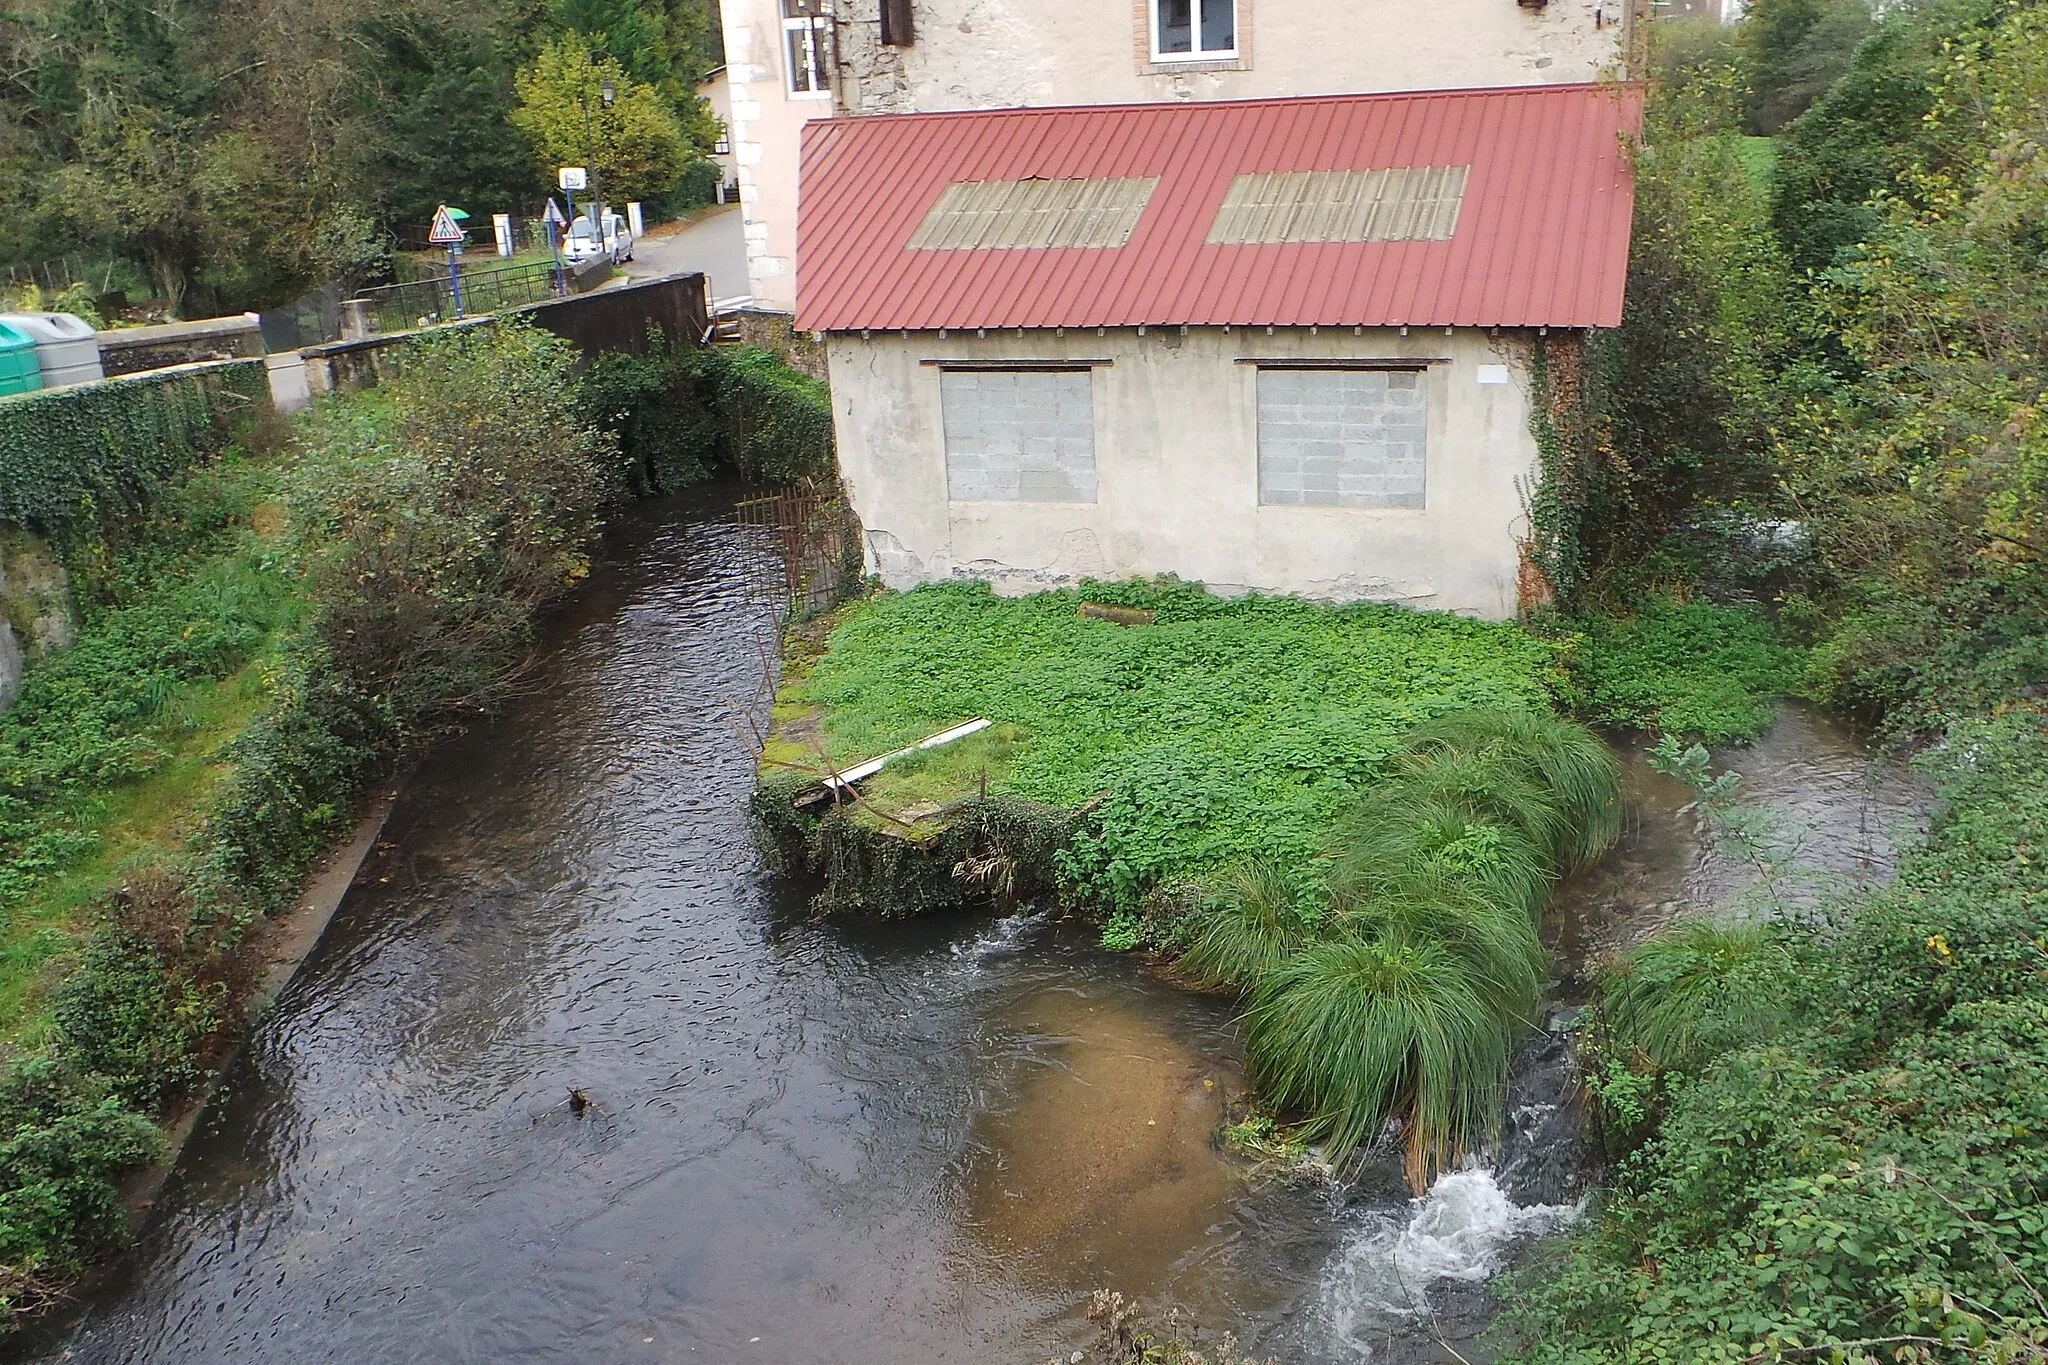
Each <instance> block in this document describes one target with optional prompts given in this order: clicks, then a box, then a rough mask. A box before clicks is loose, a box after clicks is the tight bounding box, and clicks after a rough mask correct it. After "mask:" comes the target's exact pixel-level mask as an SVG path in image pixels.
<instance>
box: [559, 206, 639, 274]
mask: <svg viewBox="0 0 2048 1365" xmlns="http://www.w3.org/2000/svg"><path fill="white" fill-rule="evenodd" d="M562 255H563V257H564V258H565V259H566V260H568V261H570V262H571V263H572V264H573V263H575V262H580V261H587V260H590V259H592V258H593V257H597V256H602V257H605V258H606V259H607V260H609V261H611V263H612V264H614V265H617V264H618V263H619V262H620V261H630V260H632V259H633V230H632V229H631V228H629V227H627V226H626V219H625V215H624V214H620V213H615V212H613V211H612V210H610V209H607V210H605V215H604V241H603V242H602V243H601V244H600V243H599V241H598V239H597V228H596V227H595V226H594V225H593V224H592V223H591V221H590V218H589V215H587V214H581V213H579V214H577V215H576V219H575V221H574V222H572V223H570V224H569V236H568V239H567V240H566V241H564V242H563V243H562Z"/></svg>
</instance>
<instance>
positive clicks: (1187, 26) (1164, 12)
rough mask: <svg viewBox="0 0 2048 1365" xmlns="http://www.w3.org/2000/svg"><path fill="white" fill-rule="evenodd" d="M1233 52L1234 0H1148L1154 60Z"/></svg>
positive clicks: (1230, 54)
mask: <svg viewBox="0 0 2048 1365" xmlns="http://www.w3.org/2000/svg"><path fill="white" fill-rule="evenodd" d="M1236 55H1237V0H1152V57H1153V59H1154V60H1155V61H1166V62H1171V61H1203V60H1209V59H1214V58H1220V57H1235V56H1236Z"/></svg>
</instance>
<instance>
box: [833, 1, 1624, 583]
mask: <svg viewBox="0 0 2048 1365" xmlns="http://www.w3.org/2000/svg"><path fill="white" fill-rule="evenodd" d="M1242 3H1243V0H1240V4H1242ZM1260 3H1261V8H1262V10H1263V9H1264V8H1265V7H1266V3H1267V0H1260ZM1640 109H1641V103H1640V98H1639V95H1638V94H1637V92H1635V91H1634V90H1632V89H1631V88H1629V87H1626V86H1620V85H1615V84H1580V85H1560V86H1523V87H1517V88H1511V89H1500V90H1463V91H1448V92H1430V93H1409V94H1390V95H1367V96H1335V97H1322V98H1294V99H1273V100H1250V101H1213V102H1210V101H1203V102H1191V103H1186V104H1173V103H1161V102H1150V103H1139V104H1127V105H1120V106H1101V107H1095V108H1079V109H1011V110H1000V111H990V112H962V113H949V114H912V115H903V116H894V117H887V116H884V117H863V118H839V119H831V120H820V121H814V122H812V123H811V124H810V125H809V126H808V127H807V128H806V129H805V130H804V142H803V164H804V196H805V199H804V213H803V221H802V228H801V232H800V235H799V240H798V243H797V247H796V251H797V260H798V262H799V270H798V276H797V278H798V282H799V286H800V287H799V291H798V295H797V313H796V325H797V327H798V328H800V329H802V330H804V331H809V332H814V333H821V334H823V336H824V338H825V350H826V357H827V362H828V365H829V369H830V377H831V382H832V395H833V404H834V421H835V425H836V429H837V440H838V453H839V462H840V468H841V472H842V474H843V476H844V479H845V482H846V487H847V491H848V494H849V496H850V497H851V499H852V502H853V505H854V509H855V511H856V512H857V514H858V515H859V518H860V521H861V524H862V525H863V527H864V528H865V530H866V534H867V554H868V563H869V567H870V569H871V570H872V571H874V572H877V573H879V574H880V575H881V576H882V577H883V578H884V580H885V581H887V582H888V583H889V584H890V585H891V586H896V587H904V586H908V585H910V584H913V583H917V582H923V581H929V580H932V579H938V578H947V577H954V576H973V577H980V578H986V579H989V580H991V581H993V582H994V583H996V584H997V585H998V587H999V588H1005V589H1009V590H1016V591H1027V590H1031V589H1034V588H1041V587H1048V586H1054V585H1058V584H1061V583H1067V582H1072V581H1073V580H1075V579H1078V578H1081V577H1121V576H1125V575H1130V574H1158V573H1175V574H1179V575H1181V576H1182V577H1185V578H1194V579H1200V580H1203V581H1205V582H1207V583H1209V584H1210V585H1211V586H1212V587H1214V588H1217V589H1218V590H1222V591H1231V590H1243V589H1257V590H1262V591H1270V592H1286V593H1299V594H1302V595H1305V596H1310V597H1318V598H1326V599H1335V600H1350V599H1357V598H1375V599H1384V600H1393V601H1401V602H1407V603H1412V604H1415V605H1418V606H1429V607H1441V608H1448V609H1452V610H1456V611H1461V612H1466V613H1471V614H1474V615H1480V616H1487V617H1505V616H1508V615H1511V614H1513V613H1514V612H1515V610H1516V609H1517V607H1518V604H1519V597H1518V589H1519V586H1520V583H1521V582H1522V576H1521V567H1522V562H1523V541H1524V539H1525V538H1526V534H1527V527H1526V521H1525V516H1524V499H1525V495H1526V492H1527V490H1528V488H1529V487H1530V485H1531V483H1532V481H1533V480H1534V479H1535V478H1536V476H1537V451H1536V445H1535V440H1534V437H1533V436H1532V434H1531V425H1530V417H1531V413H1532V405H1533V403H1534V402H1536V401H1537V395H1536V394H1535V392H1534V385H1533V382H1532V372H1531V358H1532V355H1533V353H1534V351H1535V349H1536V348H1537V347H1539V346H1570V345H1572V344H1574V343H1575V341H1576V339H1577V335H1578V333H1579V332H1580V331H1582V330H1583V329H1586V328H1593V327H1608V326H1613V325H1614V324H1615V323H1616V322H1618V321H1619V319H1620V315H1621V305H1622V293H1623V287H1624V283H1625V280H1626V275H1627V264H1628V241H1629V227H1630V218H1631V213H1632V209H1633V191H1632V182H1631V179H1630V174H1629V155H1628V146H1627V144H1628V142H1629V140H1630V139H1631V138H1632V136H1633V135H1634V133H1635V131H1636V129H1637V127H1638V124H1639V120H1640ZM877 186H885V187H886V193H877V188H876V187H877Z"/></svg>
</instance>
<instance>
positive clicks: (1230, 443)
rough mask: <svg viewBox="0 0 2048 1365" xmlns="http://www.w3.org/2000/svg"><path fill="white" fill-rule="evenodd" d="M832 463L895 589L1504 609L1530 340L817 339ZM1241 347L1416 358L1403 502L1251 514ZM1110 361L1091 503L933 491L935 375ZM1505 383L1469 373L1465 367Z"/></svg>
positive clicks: (1456, 336) (1511, 598)
mask: <svg viewBox="0 0 2048 1365" xmlns="http://www.w3.org/2000/svg"><path fill="white" fill-rule="evenodd" d="M826 352H827V356H828V359H829V363H830V370H831V381H832V394H833V399H832V401H833V408H834V416H835V420H836V423H837V430H838V443H839V460H840V466H841V469H842V472H843V473H844V476H845V479H846V484H847V488H848V491H849V494H850V495H851V497H852V500H853V505H854V508H855V510H856V511H857V512H858V514H859V516H860V520H861V524H862V525H863V526H864V527H865V528H866V530H867V536H868V560H869V567H870V569H871V570H872V571H874V572H877V573H879V574H881V576H882V577H883V579H884V581H886V582H887V583H889V584H890V585H891V586H894V587H907V586H909V585H911V584H914V583H918V582H927V581H931V580H934V579H941V578H949V577H955V576H966V577H977V578H986V579H989V580H990V581H992V582H994V583H996V584H997V586H998V588H999V590H1012V591H1028V590H1031V589H1034V588H1039V587H1046V586H1053V585H1056V584H1059V583H1063V582H1071V581H1073V580H1075V579H1077V578H1082V577H1090V576H1096V577H1121V576H1127V575H1131V574H1158V573H1175V574H1179V575H1180V576H1182V577H1183V578H1190V579H1200V580H1202V581H1203V582H1206V583H1208V584H1210V585H1211V586H1212V587H1214V588H1216V589H1217V590H1219V591H1225V592H1235V591H1240V590H1243V589H1248V588H1255V589H1259V590H1262V591H1267V592H1282V593H1298V594H1301V595H1304V596H1308V597H1315V598H1323V599H1331V600H1339V601H1350V600H1356V599H1359V598H1373V599H1378V600H1388V601H1400V602H1406V603H1410V604H1413V605H1415V606H1422V607H1440V608H1447V609H1450V610H1454V611H1460V612H1465V613H1469V614H1473V615H1478V616H1485V617H1492V618H1504V617H1508V616H1511V615H1513V614H1514V612H1515V609H1516V581H1517V567H1518V564H1519V554H1520V549H1519V546H1520V541H1521V540H1522V538H1523V537H1525V536H1526V534H1527V522H1526V518H1525V516H1524V512H1523V506H1522V496H1521V491H1520V483H1521V482H1522V481H1526V480H1528V479H1529V478H1530V477H1531V475H1532V472H1533V470H1534V468H1535V463H1536V448H1535V442H1534V439H1533V438H1532V437H1531V435H1530V434H1529V420H1528V419H1529V403H1530V389H1529V379H1528V372H1527V365H1526V355H1527V352H1528V347H1527V344H1526V341H1525V340H1523V339H1521V338H1518V337H1512V336H1509V335H1506V334H1503V335H1502V336H1500V337H1493V336H1489V334H1488V333H1486V332H1484V331H1477V330H1468V329H1460V330H1458V331H1457V332H1455V333H1453V334H1450V335H1446V334H1445V332H1444V331H1443V329H1441V328H1438V329H1421V328H1418V329H1412V330H1411V331H1410V333H1409V335H1407V336H1405V337H1404V336H1402V335H1400V333H1399V332H1398V330H1395V329H1367V330H1366V331H1365V332H1364V333H1363V334H1354V333H1353V332H1352V330H1351V329H1349V328H1336V329H1332V328H1324V329H1321V331H1320V332H1317V333H1312V332H1311V331H1310V330H1309V329H1306V328H1297V329H1277V330H1276V331H1275V332H1274V333H1273V334H1270V335H1269V334H1268V333H1267V332H1266V329H1264V328H1262V327H1261V328H1252V329H1244V328H1238V329H1233V330H1231V331H1229V332H1225V331H1224V330H1223V329H1221V328H1191V329H1189V331H1188V333H1187V335H1185V336H1181V335H1180V329H1178V328H1170V329H1164V330H1161V329H1152V330H1150V331H1148V333H1147V334H1146V335H1145V336H1143V337H1140V336H1139V335H1138V334H1137V332H1136V330H1135V329H1112V330H1110V331H1108V332H1107V333H1106V334H1102V335H1098V334H1097V333H1096V332H1095V330H1094V329H1092V328H1090V329H1083V330H1080V331H1069V332H1066V333H1065V334H1064V335H1059V334H1055V333H1052V332H1029V333H1025V334H1023V335H1021V336H1020V335H1019V334H1018V333H1016V332H1014V331H1007V332H1001V333H991V334H989V335H988V336H986V337H977V336H975V335H974V334H973V333H957V332H956V333H951V334H949V335H948V336H947V337H945V338H944V339H943V340H942V339H941V338H940V337H939V335H938V334H937V333H935V332H918V333H911V334H910V335H908V336H907V337H906V336H904V335H903V334H901V333H895V332H891V333H887V334H877V335H875V336H873V337H872V338H871V339H866V340H864V339H862V337H861V336H860V335H859V334H857V333H843V334H842V333H835V334H833V335H832V336H830V337H828V338H827V339H826ZM1241 358H1246V359H1266V358H1273V359H1283V358H1296V359H1300V358H1319V359H1355V360H1405V359H1422V360H1428V361H1432V362H1437V363H1432V364H1430V365H1429V367H1428V370H1427V380H1426V383H1427V385H1428V390H1429V437H1428V475H1427V483H1428V493H1427V499H1426V505H1425V506H1424V507H1422V508H1420V509H1411V510H1394V509H1384V510H1382V509H1361V508H1338V507H1293V506H1261V505H1260V503H1259V498H1258V433H1257V402H1256V397H1255V394H1256V385H1257V378H1258V371H1257V368H1256V367H1255V366H1252V365H1246V364H1239V363H1237V362H1238V361H1239V360H1240V359H1241ZM934 359H943V360H1016V359H1070V360H1109V361H1110V362H1112V363H1110V364H1108V365H1102V366H1097V367H1095V368H1094V369H1093V370H1092V371H1091V373H1092V376H1093V378H1092V393H1093V401H1094V418H1095V464H1096V475H1097V481H1098V490H1097V496H1096V501H1095V502H1093V503H1071V502H1069V503H1024V502H962V503H955V502H950V501H948V499H947V496H946V463H945V449H944V434H943V432H944V428H943V419H942V416H941V408H940V398H939V374H940V371H939V369H938V368H937V367H936V366H933V365H929V364H925V363H923V362H925V361H928V360H934ZM1500 365H1505V366H1507V367H1508V382H1507V383H1504V384H1500V383H1492V384H1482V383H1480V382H1479V381H1480V367H1481V366H1500Z"/></svg>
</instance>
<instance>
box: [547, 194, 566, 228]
mask: <svg viewBox="0 0 2048 1365" xmlns="http://www.w3.org/2000/svg"><path fill="white" fill-rule="evenodd" d="M541 221H542V222H544V223H553V224H554V225H555V226H557V227H562V226H564V225H566V224H567V223H568V221H569V215H568V214H566V213H564V212H562V206H561V205H560V204H558V203H556V202H555V201H554V200H553V199H549V200H548V211H547V212H546V213H543V214H542V215H541Z"/></svg>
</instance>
